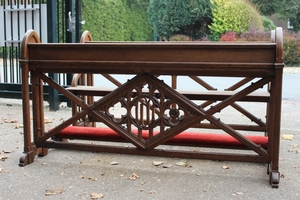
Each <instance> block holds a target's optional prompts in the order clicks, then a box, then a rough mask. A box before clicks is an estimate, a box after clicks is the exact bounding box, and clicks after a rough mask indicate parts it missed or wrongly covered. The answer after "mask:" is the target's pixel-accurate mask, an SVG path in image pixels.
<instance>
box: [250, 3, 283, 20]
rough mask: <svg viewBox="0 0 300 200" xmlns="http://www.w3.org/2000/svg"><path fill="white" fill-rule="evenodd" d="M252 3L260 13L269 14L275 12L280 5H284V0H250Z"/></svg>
mask: <svg viewBox="0 0 300 200" xmlns="http://www.w3.org/2000/svg"><path fill="white" fill-rule="evenodd" d="M250 1H251V2H252V3H254V4H255V5H257V8H258V9H259V11H260V12H261V14H263V15H266V16H271V15H273V14H275V13H276V12H277V11H278V10H279V9H280V7H282V6H284V4H285V3H286V2H285V0H283V1H282V0H272V1H270V0H250Z"/></svg>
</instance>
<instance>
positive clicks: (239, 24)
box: [209, 0, 263, 40]
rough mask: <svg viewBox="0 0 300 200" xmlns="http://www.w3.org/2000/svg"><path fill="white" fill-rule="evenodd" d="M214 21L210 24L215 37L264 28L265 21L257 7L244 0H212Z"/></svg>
mask: <svg viewBox="0 0 300 200" xmlns="http://www.w3.org/2000/svg"><path fill="white" fill-rule="evenodd" d="M211 2H212V4H213V11H212V15H213V19H212V20H213V22H212V25H211V26H209V28H210V31H211V33H212V35H213V39H215V40H216V39H218V38H220V36H221V35H222V34H223V33H226V32H228V31H234V32H236V33H238V34H239V33H242V32H245V31H247V30H249V29H250V28H251V29H257V30H259V29H262V28H263V23H262V19H261V17H260V14H259V13H258V12H257V10H256V9H255V7H254V6H253V5H252V4H250V3H248V2H247V1H244V0H211Z"/></svg>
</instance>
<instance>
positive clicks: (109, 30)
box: [82, 0, 153, 41]
mask: <svg viewBox="0 0 300 200" xmlns="http://www.w3.org/2000/svg"><path fill="white" fill-rule="evenodd" d="M132 1H133V0H131V1H129V0H128V1H122V0H83V3H82V19H84V20H85V21H86V24H85V25H82V29H83V30H89V31H90V32H91V33H92V36H93V39H94V40H97V41H146V40H150V39H152V35H153V33H152V30H151V26H150V25H149V23H148V21H147V12H146V7H145V6H143V5H138V3H137V2H132Z"/></svg>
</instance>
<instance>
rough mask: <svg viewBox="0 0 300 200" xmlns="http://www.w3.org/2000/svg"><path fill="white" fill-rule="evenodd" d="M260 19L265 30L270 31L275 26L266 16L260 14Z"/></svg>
mask: <svg viewBox="0 0 300 200" xmlns="http://www.w3.org/2000/svg"><path fill="white" fill-rule="evenodd" d="M261 19H262V21H263V25H264V30H265V31H271V30H274V29H275V28H276V25H275V24H274V23H273V21H272V20H270V19H268V18H266V17H265V16H261Z"/></svg>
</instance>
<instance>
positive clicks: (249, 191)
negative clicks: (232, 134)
mask: <svg viewBox="0 0 300 200" xmlns="http://www.w3.org/2000/svg"><path fill="white" fill-rule="evenodd" d="M247 106H249V107H251V108H253V109H256V110H257V111H258V112H259V111H260V110H261V108H260V107H259V106H257V105H256V104H248V105H247ZM0 110H1V112H0V120H1V121H0V157H1V159H0V185H1V187H0V188H1V189H0V199H1V200H7V199H13V200H14V199H26V200H27V199H36V200H40V199H46V200H48V199H49V200H50V199H91V195H92V194H94V195H95V196H96V194H100V193H102V194H103V199H110V200H111V199H164V200H165V199H172V200H173V199H186V200H189V199H222V200H223V199H251V200H254V199H285V200H286V199H293V200H297V199H300V179H299V177H300V154H299V150H300V147H299V145H300V123H299V116H300V102H297V101H289V100H284V101H283V106H282V126H281V127H282V128H281V133H282V135H293V139H292V140H284V139H282V140H281V152H280V153H281V154H280V157H281V159H280V172H281V182H280V186H279V189H272V188H271V187H270V185H269V184H268V176H267V174H266V165H264V164H253V163H238V162H216V161H209V160H194V159H187V160H186V161H187V163H188V165H187V167H184V166H177V165H176V163H178V162H179V161H181V159H176V158H161V157H159V158H158V157H144V156H132V155H119V154H107V153H91V152H82V151H72V152H71V151H67V150H58V149H51V150H49V155H48V156H46V157H43V158H39V157H36V158H35V162H34V163H32V164H30V165H27V166H26V167H19V166H18V161H19V158H20V156H21V153H22V151H23V150H22V148H23V135H22V131H23V130H22V128H21V127H22V126H21V125H22V107H21V101H20V100H11V99H0ZM70 114H71V112H70V108H61V109H60V110H59V111H57V112H50V111H47V108H46V112H45V117H46V118H47V119H48V120H49V122H51V123H49V124H47V126H48V127H51V126H53V125H55V124H57V123H60V121H61V120H63V119H64V118H66V117H67V116H69V115H70ZM154 161H162V162H163V164H162V165H159V166H154V165H153V162H154ZM113 162H117V165H112V164H114V163H113ZM163 165H166V166H167V167H168V168H164V167H163ZM223 166H228V167H229V168H228V169H224V168H223ZM48 189H56V190H54V191H52V192H53V195H50V194H51V193H50V192H51V191H47V190H48ZM60 192H61V193H60ZM48 195H49V196H48Z"/></svg>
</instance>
